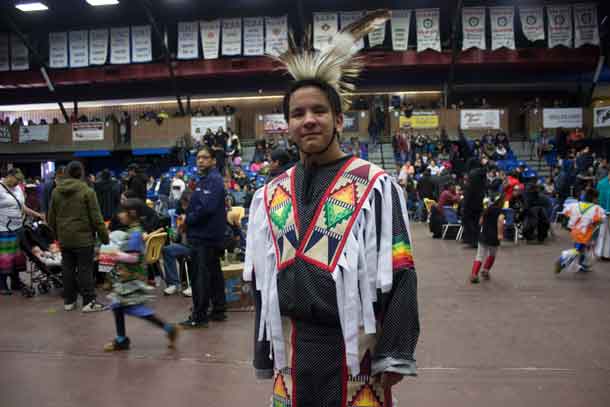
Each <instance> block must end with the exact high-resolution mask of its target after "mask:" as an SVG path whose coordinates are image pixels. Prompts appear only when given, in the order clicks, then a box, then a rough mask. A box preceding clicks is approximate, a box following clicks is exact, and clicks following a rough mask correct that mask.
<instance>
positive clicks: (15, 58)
mask: <svg viewBox="0 0 610 407" xmlns="http://www.w3.org/2000/svg"><path fill="white" fill-rule="evenodd" d="M29 56H30V53H29V51H28V48H27V47H26V46H25V44H24V43H23V42H22V41H21V39H20V38H19V37H17V36H16V35H14V34H11V70H12V71H26V70H28V69H30V58H29Z"/></svg>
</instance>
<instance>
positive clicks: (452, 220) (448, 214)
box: [441, 206, 464, 240]
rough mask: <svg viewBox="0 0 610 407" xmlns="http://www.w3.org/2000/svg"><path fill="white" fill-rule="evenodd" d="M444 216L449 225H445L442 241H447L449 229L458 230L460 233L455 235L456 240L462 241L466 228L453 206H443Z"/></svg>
mask: <svg viewBox="0 0 610 407" xmlns="http://www.w3.org/2000/svg"><path fill="white" fill-rule="evenodd" d="M443 215H444V216H445V221H446V222H447V223H446V224H444V225H443V236H442V237H441V239H443V240H444V239H445V236H446V235H447V232H448V231H449V228H457V230H458V231H457V234H456V235H455V240H460V239H461V238H462V233H463V230H464V227H463V226H462V222H461V221H460V219H459V218H458V214H457V212H456V210H455V209H454V208H453V206H443Z"/></svg>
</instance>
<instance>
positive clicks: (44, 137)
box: [19, 125, 49, 143]
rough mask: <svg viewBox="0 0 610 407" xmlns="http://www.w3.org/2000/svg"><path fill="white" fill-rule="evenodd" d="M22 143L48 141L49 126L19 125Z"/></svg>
mask: <svg viewBox="0 0 610 407" xmlns="http://www.w3.org/2000/svg"><path fill="white" fill-rule="evenodd" d="M19 142H20V143H48V142H49V126H46V125H45V126H21V127H19Z"/></svg>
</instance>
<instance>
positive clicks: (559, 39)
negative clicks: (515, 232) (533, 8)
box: [546, 5, 572, 48]
mask: <svg viewBox="0 0 610 407" xmlns="http://www.w3.org/2000/svg"><path fill="white" fill-rule="evenodd" d="M546 12H547V17H548V20H549V48H555V47H557V46H559V45H563V46H565V47H568V48H570V47H572V6H569V5H568V6H547V8H546Z"/></svg>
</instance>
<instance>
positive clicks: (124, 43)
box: [110, 27, 131, 64]
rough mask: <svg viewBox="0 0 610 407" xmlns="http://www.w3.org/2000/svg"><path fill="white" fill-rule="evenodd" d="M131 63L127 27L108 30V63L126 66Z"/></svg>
mask: <svg viewBox="0 0 610 407" xmlns="http://www.w3.org/2000/svg"><path fill="white" fill-rule="evenodd" d="M130 62H131V50H130V44H129V27H119V28H111V29H110V63H111V64H128V63H130Z"/></svg>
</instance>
